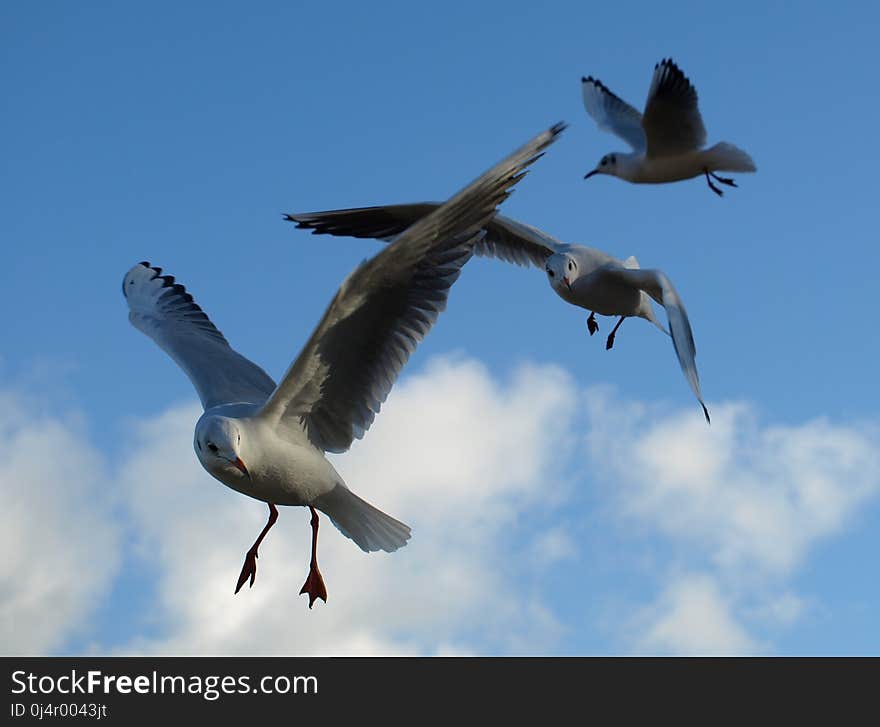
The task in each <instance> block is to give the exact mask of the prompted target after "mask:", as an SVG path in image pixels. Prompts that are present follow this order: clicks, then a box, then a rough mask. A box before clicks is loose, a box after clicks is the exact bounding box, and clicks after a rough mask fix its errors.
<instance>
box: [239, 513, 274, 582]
mask: <svg viewBox="0 0 880 727" xmlns="http://www.w3.org/2000/svg"><path fill="white" fill-rule="evenodd" d="M277 519H278V510H277V509H276V508H275V505H273V504H272V503H271V502H270V503H269V521H268V522H267V523H266V527H264V528H263V531H262V532H261V533H260V535H259V536H258V537H257V540H256V542H254V544H253V545H252V546H251V549H250V550H249V551H248V552H247V555H245V557H244V565H243V566H242V567H241V575H240V576H239V577H238V583H237V584H236V586H235V592H236V593H238V592H239V591H240V590H241V587H242V586H243V585H244V583H245V581H246V580H247V579H248V578H250V580H251V584H250V586H249V588H253V587H254V579H255V578H256V577H257V548H259V547H260V543H262V542H263V538H265V537H266V533H268V532H269V528H271V527H272V526H273V525H274V524H275V521H276V520H277Z"/></svg>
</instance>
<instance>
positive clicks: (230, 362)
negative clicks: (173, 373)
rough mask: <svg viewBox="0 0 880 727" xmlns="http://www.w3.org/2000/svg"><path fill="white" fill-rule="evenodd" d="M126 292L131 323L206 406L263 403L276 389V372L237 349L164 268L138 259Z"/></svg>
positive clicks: (127, 279) (128, 275)
mask: <svg viewBox="0 0 880 727" xmlns="http://www.w3.org/2000/svg"><path fill="white" fill-rule="evenodd" d="M122 293H123V295H124V296H125V299H126V301H127V302H128V307H129V314H128V319H129V321H131V324H132V325H133V326H134V327H135V328H137V329H138V330H139V331H141V332H142V333H145V334H146V335H147V336H149V337H150V338H152V339H153V341H155V342H156V343H157V344H158V345H159V347H160V348H162V350H164V351H165V352H166V353H167V354H168V355H169V356H171V358H172V359H174V361H176V362H177V364H178V365H179V366H180V367H181V368H182V369H183V370H184V372H185V373H186V375H187V376H188V377H189V379H190V381H192V383H193V385H194V386H195V387H196V391H197V392H198V394H199V399H201V402H202V406H203V407H204V408H205V409H210V408H211V407H213V406H217V405H219V404H229V403H232V402H252V403H262V402H263V401H265V400H266V398H267V397H268V396H269V395H270V394H271V393H272V391H273V390H274V389H275V382H273V381H272V379H271V377H270V376H269V375H268V374H267V373H266V372H265V371H263V369H261V368H260V367H259V366H257V365H256V364H255V363H253V362H252V361H249V360H248V359H246V358H245V357H244V356H242V355H241V354H240V353H238V352H237V351H235V350H234V349H232V348H231V347H230V345H229V343H228V342H227V341H226V338H225V337H224V336H223V334H222V333H220V331H219V330H217V327H216V326H215V325H214V324H213V323H211V321H210V319H209V318H208V316H207V315H206V314H205V312H204V311H203V310H202V309H201V308H200V307H199V305H198V304H197V303H196V302H195V301H193V297H192V296H191V295H190V294H189V293H187V291H186V288H184V287H183V286H182V285H181V284H180V283H176V282H175V281H174V277H173V276H171V275H162V268H157V267H153V266H151V265H150V263H148V262H142V263H138V264H137V265H135V266H134V267H133V268H132V269H131V270H129V271H128V272H127V273H126V274H125V277H124V278H123V280H122Z"/></svg>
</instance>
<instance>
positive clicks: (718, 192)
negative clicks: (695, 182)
mask: <svg viewBox="0 0 880 727" xmlns="http://www.w3.org/2000/svg"><path fill="white" fill-rule="evenodd" d="M703 174H705V175H706V183H707V184H708V185H709V189H711V190H712V191H713V192H715V194H717V195H718V196H719V197H723V196H724V192H722V191H721V190H720V189H718V187H716V186H715V185H714V184H712V179H711V178H710V177H709V170H708V169H704V170H703ZM712 176H715V175H714V174H713V175H712Z"/></svg>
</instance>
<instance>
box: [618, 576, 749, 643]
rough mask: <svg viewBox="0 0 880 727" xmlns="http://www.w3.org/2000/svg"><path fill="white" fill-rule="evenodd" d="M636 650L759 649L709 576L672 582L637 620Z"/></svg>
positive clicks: (683, 578) (687, 577)
mask: <svg viewBox="0 0 880 727" xmlns="http://www.w3.org/2000/svg"><path fill="white" fill-rule="evenodd" d="M636 621H637V623H636V624H635V626H636V629H635V631H636V633H637V634H639V635H638V637H637V641H636V648H637V649H638V651H640V652H643V653H650V654H652V653H676V654H703V655H708V654H737V653H740V654H748V653H755V652H757V651H759V650H760V647H759V645H758V644H757V643H756V642H755V641H754V640H753V639H752V637H751V636H749V634H748V633H747V632H746V631H745V629H743V627H742V626H741V625H740V624H739V623H738V622H737V620H736V618H735V616H734V614H733V613H732V610H731V605H730V599H728V598H726V597H725V595H724V594H722V593H721V590H720V588H719V586H718V583H717V582H716V581H715V580H714V579H713V578H712V577H710V576H707V575H704V574H701V575H694V574H691V575H687V576H683V577H678V578H675V579H673V580H672V581H671V582H670V583H669V584H668V585H667V587H666V588H665V589H664V590H663V592H662V593H661V594H660V596H659V598H658V599H657V601H656V602H655V603H653V604H652V605H651V606H649V607H646V608H644V609H641V610H640V611H639V613H638V616H637V617H636Z"/></svg>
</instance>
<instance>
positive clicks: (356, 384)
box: [122, 124, 564, 608]
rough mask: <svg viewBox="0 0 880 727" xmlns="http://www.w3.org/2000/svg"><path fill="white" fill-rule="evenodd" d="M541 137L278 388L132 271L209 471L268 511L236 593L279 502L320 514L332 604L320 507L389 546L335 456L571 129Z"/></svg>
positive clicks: (335, 315)
mask: <svg viewBox="0 0 880 727" xmlns="http://www.w3.org/2000/svg"><path fill="white" fill-rule="evenodd" d="M563 128H564V124H557V125H556V126H553V127H552V128H550V129H549V130H547V131H545V132H543V133H541V134H539V135H538V136H536V137H535V138H533V139H532V140H531V141H529V142H528V143H527V144H526V145H525V146H523V147H522V148H520V149H519V150H518V151H516V152H514V153H513V154H511V155H510V156H509V157H507V158H506V159H505V160H504V161H502V162H500V163H499V164H498V165H496V166H495V167H493V168H492V169H490V170H489V171H488V172H486V173H485V174H483V176H481V177H480V178H479V179H477V180H476V181H475V182H473V183H472V184H471V185H469V186H468V187H466V188H465V189H463V190H462V191H461V192H459V193H458V194H456V195H455V196H454V197H452V198H451V199H450V200H449V201H448V202H446V203H445V204H442V205H438V206H437V208H436V209H435V210H433V211H432V212H431V213H430V214H428V215H427V216H424V217H423V218H422V219H420V220H419V221H418V223H417V224H414V225H412V226H411V227H410V228H409V229H408V230H406V232H405V233H403V234H401V235H400V236H399V237H398V238H397V239H396V240H395V242H394V244H392V245H389V246H388V247H387V248H386V249H384V250H382V251H381V252H380V253H379V254H378V255H376V256H375V257H373V258H372V259H370V260H368V261H366V262H364V263H362V264H361V265H360V266H359V267H358V268H356V269H355V270H354V272H352V273H351V274H350V275H349V276H348V277H347V278H346V279H345V280H344V281H343V283H342V285H341V286H340V288H339V290H338V291H337V293H336V295H335V296H334V297H333V300H332V301H331V302H330V305H329V307H328V308H327V310H326V312H325V313H324V317H323V318H322V319H321V321H320V322H319V323H318V326H317V328H315V330H314V332H313V333H312V336H311V338H310V339H309V340H308V341H307V342H306V344H305V346H304V347H303V349H302V351H301V352H300V354H299V356H298V357H297V358H296V360H295V361H294V362H293V363H292V364H291V366H290V368H289V369H288V370H287V373H285V374H284V377H283V378H282V380H281V382H280V383H279V384H278V385H277V386H276V385H275V383H274V382H273V380H272V379H271V378H270V377H269V375H268V374H266V372H265V371H263V370H262V369H261V368H260V367H259V366H257V365H256V364H255V363H253V362H251V361H250V360H248V359H246V358H245V357H244V356H242V355H241V354H239V353H238V352H237V351H235V350H234V349H233V348H231V347H230V345H229V343H228V342H227V341H226V338H225V337H224V336H223V334H222V333H220V331H219V330H218V329H217V328H216V327H215V326H214V324H213V323H212V322H211V321H210V320H209V319H208V316H207V315H206V314H205V313H204V312H203V311H202V309H201V308H200V307H199V306H198V305H197V304H196V303H195V302H194V301H193V298H192V296H191V295H190V294H189V293H187V291H186V289H185V288H184V287H183V286H182V285H180V284H179V283H176V282H175V281H174V278H173V277H172V276H170V275H162V274H161V273H162V270H161V268H157V267H153V266H151V265H150V264H149V263H147V262H142V263H139V264H137V265H135V266H134V267H133V268H132V269H131V270H129V271H128V272H127V273H126V274H125V277H124V278H123V281H122V292H123V294H124V295H125V298H126V300H127V301H128V306H129V309H130V312H129V320H130V321H131V323H132V324H133V325H134V326H135V328H137V329H138V330H140V331H142V332H143V333H145V334H146V335H148V336H149V337H150V338H152V339H153V340H154V341H155V342H156V343H157V344H158V345H159V346H160V347H161V348H162V349H163V350H164V351H165V352H166V353H167V354H168V355H169V356H171V358H173V359H174V360H175V361H176V362H177V363H178V364H179V365H180V367H181V368H182V369H183V370H184V372H185V373H186V374H187V376H189V378H190V380H191V381H192V383H193V385H194V386H195V388H196V390H197V392H198V395H199V398H200V399H201V402H202V406H203V407H204V410H205V411H204V413H203V414H202V416H201V417H200V418H199V420H198V422H197V423H196V428H195V438H194V447H195V450H196V455H197V456H198V459H199V461H200V462H201V464H202V466H203V467H204V468H205V469H206V470H207V471H208V472H209V473H210V474H211V475H212V476H213V477H215V478H216V479H218V480H220V482H222V483H223V484H225V485H227V486H228V487H231V488H232V489H234V490H237V491H238V492H241V493H243V494H245V495H249V496H251V497H253V498H256V499H258V500H262V501H264V502H266V503H268V505H269V520H268V522H267V523H266V526H265V527H264V528H263V530H262V532H261V533H260V534H259V536H258V537H257V539H256V541H255V542H254V544H253V546H252V547H251V548H250V550H248V552H247V555H246V557H245V562H244V566H243V567H242V570H241V575H240V576H239V579H238V582H237V584H236V587H235V592H236V593H238V591H239V590H240V589H241V587H242V586H243V585H244V583H245V582H246V581H247V580H250V585H251V586H253V584H254V579H255V577H256V572H257V550H258V548H259V546H260V543H261V542H262V541H263V538H264V537H265V536H266V533H267V532H268V531H269V529H270V528H271V527H272V525H274V523H275V521H276V519H277V518H278V510H277V508H276V505H300V506H307V507H309V509H310V510H311V526H312V555H311V563H310V568H309V575H308V578H307V579H306V582H305V584H304V585H303V587H302V590H301V591H300V593H305V594H307V595H308V597H309V608H311V607H312V605H313V604H314V602H315V599H316V598H321V599H322V600H324V601H325V602H326V601H327V590H326V588H325V586H324V580H323V578H322V577H321V572H320V570H319V569H318V563H317V539H318V513H317V511H318V510H320V511H321V512H323V513H325V514H326V515H327V516H328V517H329V518H330V520H331V521H332V522H333V524H334V525H335V526H336V527H337V528H338V529H339V530H340V531H341V532H342V534H343V535H345V536H346V537H348V538H351V539H352V540H353V541H354V542H355V543H356V544H357V545H358V546H359V547H360V548H361V549H362V550H364V551H367V552H371V551H377V550H384V551H386V552H392V551H395V550H397V549H398V548H400V547H402V546H404V545H405V544H406V542H407V541H408V540H409V538H410V529H409V527H408V526H407V525H405V524H404V523H402V522H400V521H399V520H395V519H394V518H393V517H390V516H389V515H386V514H385V513H383V512H381V511H380V510H378V509H376V508H375V507H373V506H372V505H370V504H369V503H367V502H366V501H364V500H362V499H361V498H360V497H358V496H357V495H356V494H354V493H353V492H352V491H351V490H350V489H349V488H348V487H347V486H346V484H345V483H344V482H343V480H342V477H340V476H339V473H338V472H336V470H335V469H334V468H333V466H332V465H331V464H330V462H329V461H328V460H327V459H326V457H325V456H324V453H325V452H344V451H345V450H347V449H348V448H349V447H350V446H351V443H352V441H353V440H354V439H356V438H360V437H363V435H364V433H365V432H366V431H367V429H369V427H370V425H371V424H372V422H373V418H374V417H375V416H376V414H377V413H378V412H379V409H380V407H381V405H382V402H383V401H384V400H385V398H386V396H387V395H388V393H389V391H390V390H391V387H392V385H393V383H394V380H395V379H396V378H397V375H398V374H399V372H400V370H401V368H402V367H403V365H404V364H405V363H406V361H407V359H408V358H409V356H410V354H411V353H412V352H413V351H414V350H415V348H416V346H417V345H418V343H419V342H420V341H421V340H422V338H424V336H425V335H426V334H427V332H428V330H429V329H430V328H431V326H432V325H433V324H434V322H435V321H436V319H437V316H438V315H439V313H440V312H441V311H442V310H443V309H444V308H445V307H446V299H447V297H448V295H449V291H450V288H451V286H452V284H453V283H454V282H455V281H456V280H457V279H458V276H459V274H460V272H461V268H462V266H463V265H464V264H465V263H466V262H467V261H468V260H469V259H470V257H471V254H472V253H473V246H474V243H475V241H476V240H478V239H479V238H480V237H481V236H482V235H483V234H484V233H483V231H482V229H483V228H484V227H485V225H486V223H487V222H488V221H489V219H490V218H491V217H492V215H493V214H494V213H495V211H496V207H497V206H498V205H499V204H501V203H502V202H503V201H504V200H505V199H506V198H507V197H508V195H509V194H510V192H511V191H512V188H513V186H514V185H515V184H516V183H517V182H519V181H520V180H521V179H522V177H523V176H525V173H526V171H525V170H526V168H527V167H528V166H529V165H530V164H532V163H533V162H534V161H535V160H536V159H538V157H540V156H541V155H542V151H543V150H544V149H545V148H546V147H548V146H549V145H550V144H551V143H552V142H553V141H554V140H555V139H556V137H557V136H558V135H559V134H560V133H561V131H562V130H563Z"/></svg>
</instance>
